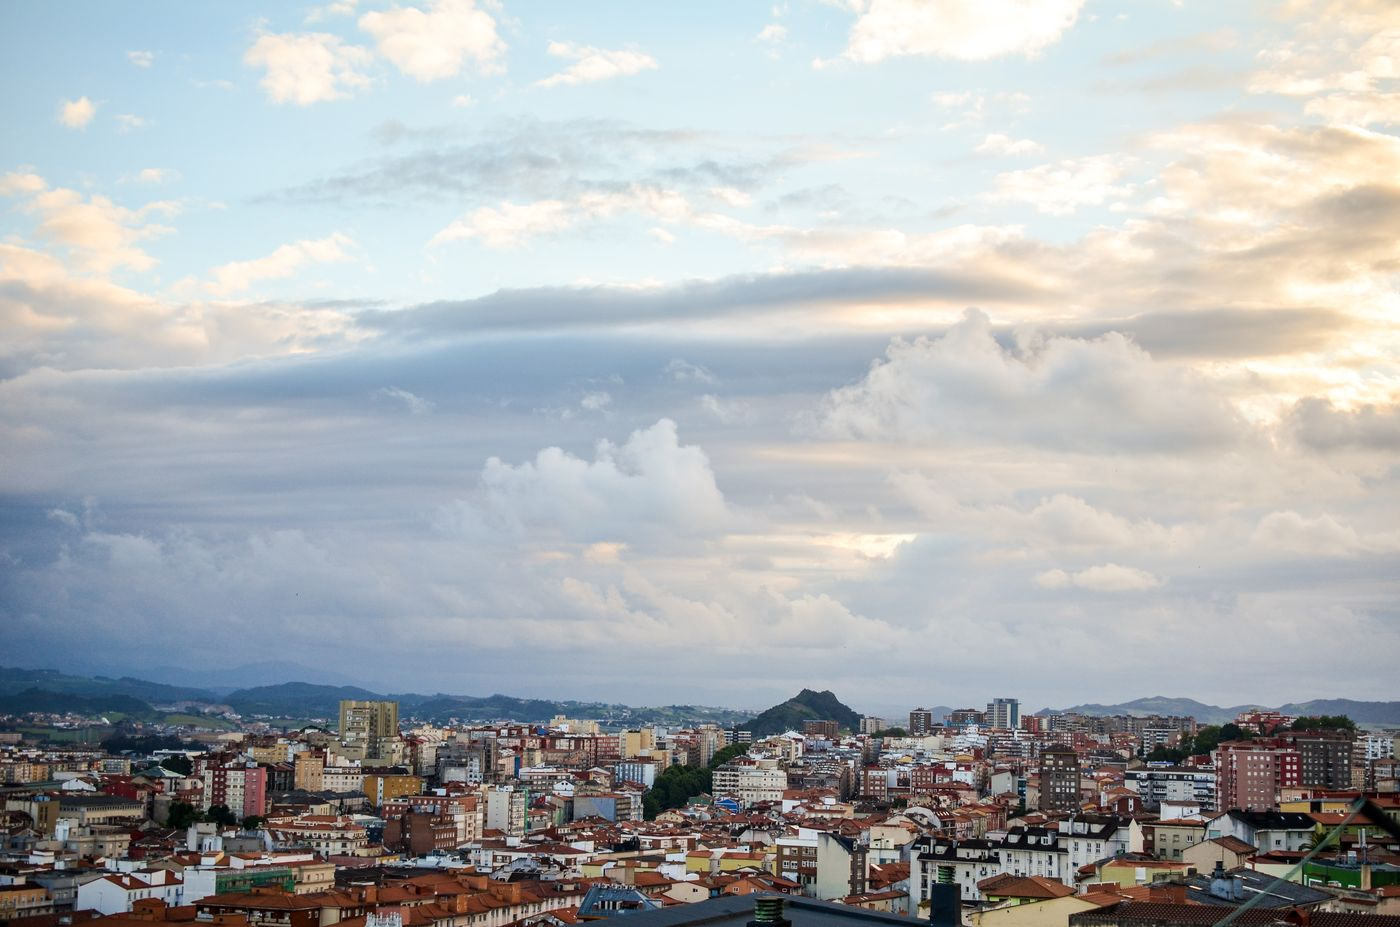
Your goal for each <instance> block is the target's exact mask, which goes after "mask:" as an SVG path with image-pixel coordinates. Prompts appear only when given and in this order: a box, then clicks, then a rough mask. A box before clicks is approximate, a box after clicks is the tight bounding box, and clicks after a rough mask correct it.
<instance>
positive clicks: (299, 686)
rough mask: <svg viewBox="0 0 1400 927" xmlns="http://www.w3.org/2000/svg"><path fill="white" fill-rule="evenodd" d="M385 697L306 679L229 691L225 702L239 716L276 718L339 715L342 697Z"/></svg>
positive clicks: (335, 716) (362, 690)
mask: <svg viewBox="0 0 1400 927" xmlns="http://www.w3.org/2000/svg"><path fill="white" fill-rule="evenodd" d="M386 697H387V696H383V695H380V694H378V693H377V692H371V691H369V690H368V689H361V688H360V687H359V686H318V685H313V684H312V683H309V682H284V683H281V684H280V685H275V686H255V687H253V688H251V689H239V690H238V691H237V692H232V693H230V694H229V695H228V697H227V698H225V699H224V702H225V703H226V704H227V705H228V706H229V707H230V708H232V709H233V710H234V711H236V712H238V713H239V714H240V715H270V716H272V717H279V718H335V719H336V720H339V718H340V702H341V700H342V699H371V700H377V699H383V698H386Z"/></svg>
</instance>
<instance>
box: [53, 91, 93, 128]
mask: <svg viewBox="0 0 1400 927" xmlns="http://www.w3.org/2000/svg"><path fill="white" fill-rule="evenodd" d="M96 115H97V104H96V103H94V102H92V101H91V100H89V99H88V98H87V97H78V99H76V100H65V101H64V102H62V103H60V104H59V107H58V121H59V122H60V123H62V124H63V125H65V126H67V127H68V128H70V129H83V128H86V127H87V124H88V123H89V122H92V117H94V116H96Z"/></svg>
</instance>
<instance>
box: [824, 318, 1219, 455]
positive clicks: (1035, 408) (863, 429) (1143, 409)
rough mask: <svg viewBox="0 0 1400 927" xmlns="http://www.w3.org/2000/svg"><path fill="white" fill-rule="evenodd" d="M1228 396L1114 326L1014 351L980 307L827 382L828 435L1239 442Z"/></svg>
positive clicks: (1076, 442)
mask: <svg viewBox="0 0 1400 927" xmlns="http://www.w3.org/2000/svg"><path fill="white" fill-rule="evenodd" d="M1242 426H1243V423H1242V421H1241V419H1240V417H1239V415H1238V413H1237V412H1236V411H1235V410H1234V409H1233V407H1232V406H1231V404H1230V403H1229V401H1228V399H1227V398H1226V397H1224V396H1223V395H1221V394H1219V393H1217V392H1216V391H1215V390H1214V389H1212V387H1211V386H1210V385H1209V384H1208V383H1207V382H1205V381H1203V380H1200V379H1198V378H1197V377H1195V376H1194V375H1192V374H1191V373H1189V372H1187V371H1184V370H1181V369H1178V368H1175V367H1172V366H1169V365H1165V364H1161V363H1158V362H1154V361H1153V360H1152V358H1151V357H1150V356H1149V355H1148V354H1147V353H1146V352H1144V351H1143V350H1142V349H1141V348H1139V347H1137V346H1136V345H1134V344H1133V343H1132V342H1131V341H1130V340H1128V339H1127V338H1125V337H1123V336H1122V335H1120V334H1116V333H1109V334H1107V335H1104V336H1102V337H1100V338H1096V339H1093V340H1084V339H1077V338H1063V337H1051V338H1046V339H1044V340H1040V341H1035V340H1032V341H1031V342H1030V343H1029V344H1027V345H1025V346H1024V347H1023V348H1022V349H1021V350H1020V351H1012V350H1010V349H1008V348H1005V347H1003V346H1002V345H1001V344H999V343H998V342H997V340H996V338H995V337H993V334H992V330H991V321H990V319H988V318H987V316H986V315H985V314H983V313H982V312H979V311H977V310H968V311H967V313H966V314H965V315H964V317H963V320H962V321H961V322H960V323H958V324H957V325H956V326H954V327H953V328H951V329H950V330H949V331H948V332H947V333H946V334H945V335H943V336H942V337H940V338H935V339H929V338H922V337H921V338H917V339H915V340H913V341H906V340H904V339H896V340H895V341H894V342H893V343H891V344H890V346H889V348H888V349H887V351H886V352H885V358H884V359H883V360H880V361H876V362H875V363H874V364H872V365H871V368H870V371H869V372H868V373H867V374H866V375H865V377H864V378H862V379H861V380H860V381H859V382H857V383H854V384H851V385H850V386H845V387H842V388H840V389H837V390H835V391H833V392H832V393H831V394H830V395H829V397H828V399H827V402H826V406H825V409H824V411H823V414H822V417H821V420H820V425H819V428H820V430H821V431H822V432H824V433H827V434H832V435H850V436H857V437H868V438H875V439H881V440H903V441H917V442H930V443H934V444H944V445H948V444H956V443H960V442H964V441H967V440H969V439H972V440H984V441H987V440H989V441H994V442H998V443H1005V444H1013V445H1014V444H1031V445H1042V446H1050V447H1060V448H1075V447H1081V448H1083V449H1085V450H1094V451H1099V452H1103V451H1110V452H1125V453H1132V452H1144V451H1148V452H1150V451H1153V450H1165V449H1168V448H1181V447H1193V446H1202V445H1226V444H1232V443H1234V442H1235V441H1237V440H1239V438H1240V435H1241V432H1242V430H1243V427H1242Z"/></svg>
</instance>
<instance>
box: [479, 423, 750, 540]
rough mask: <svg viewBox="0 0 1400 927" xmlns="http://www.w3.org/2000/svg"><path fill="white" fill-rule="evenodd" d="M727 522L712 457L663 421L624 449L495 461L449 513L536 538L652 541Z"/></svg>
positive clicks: (554, 451)
mask: <svg viewBox="0 0 1400 927" xmlns="http://www.w3.org/2000/svg"><path fill="white" fill-rule="evenodd" d="M733 522H734V515H733V513H731V511H730V509H729V506H728V503H726V502H725V499H724V496H723V494H722V493H721V492H720V490H719V487H718V486H717V485H716V484H715V476H714V472H713V471H712V470H711V469H710V462H709V459H708V458H707V457H706V456H705V454H704V452H703V451H701V450H700V448H698V447H694V446H684V445H682V444H681V443H680V441H679V437H678V434H677V428H676V424H675V423H674V422H672V421H670V420H669V419H662V420H660V421H658V422H657V423H656V424H654V425H652V426H651V427H650V428H646V429H641V430H638V431H634V432H632V434H631V436H630V437H629V438H628V439H627V441H626V442H625V443H623V444H621V445H616V444H613V443H612V442H610V441H600V442H598V444H597V446H596V448H595V450H594V459H593V460H592V461H587V460H583V459H581V458H578V457H575V456H573V455H572V454H569V453H567V452H565V451H564V450H562V449H560V448H557V447H551V448H546V449H545V450H543V451H540V452H539V453H538V454H537V455H536V456H535V459H534V460H533V461H526V462H525V463H521V464H518V465H512V464H507V463H505V462H503V461H501V460H499V459H498V458H492V459H490V460H488V461H487V462H486V466H485V467H484V468H483V469H482V471H481V481H480V486H479V488H478V490H477V491H476V493H475V494H474V495H473V496H472V497H471V499H469V500H466V501H464V502H462V503H459V504H458V505H457V506H456V507H455V514H454V516H453V523H454V525H456V527H457V530H460V531H465V532H468V533H473V532H478V531H487V532H496V531H505V532H507V533H508V535H509V536H512V537H517V538H527V537H528V538H531V539H532V540H534V541H535V542H537V543H547V542H548V540H549V539H551V538H555V539H558V540H570V541H576V542H581V543H585V544H592V543H595V542H598V541H617V540H622V541H627V542H629V543H633V542H635V541H636V540H637V539H638V538H640V537H647V538H650V539H651V540H652V541H653V542H658V541H659V540H660V539H662V538H664V537H667V536H674V537H677V538H684V537H687V536H693V535H697V534H708V533H711V532H714V531H717V530H723V529H724V528H725V527H726V526H728V525H730V524H732V523H733ZM483 536H484V535H483Z"/></svg>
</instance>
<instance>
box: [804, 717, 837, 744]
mask: <svg viewBox="0 0 1400 927" xmlns="http://www.w3.org/2000/svg"><path fill="white" fill-rule="evenodd" d="M838 728H839V725H838V724H837V723H836V722H835V721H826V720H816V719H811V718H809V719H808V720H806V721H803V722H802V733H803V735H804V736H806V737H818V738H821V739H823V740H834V739H835V738H836V732H837V729H838Z"/></svg>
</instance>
